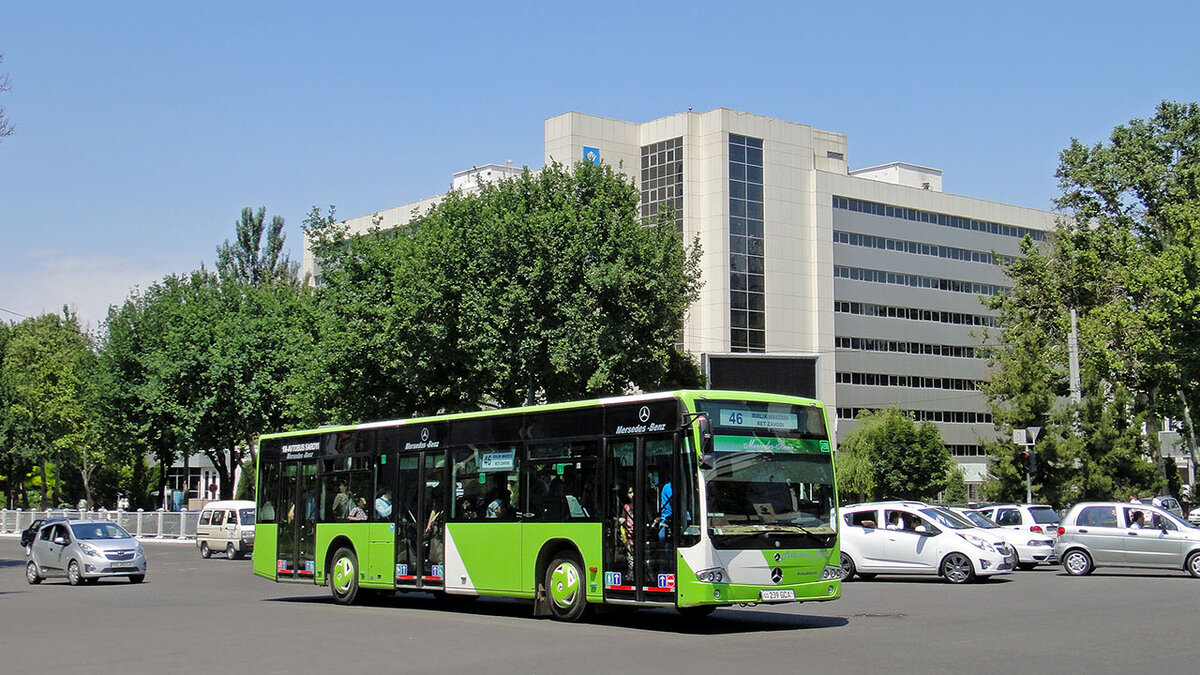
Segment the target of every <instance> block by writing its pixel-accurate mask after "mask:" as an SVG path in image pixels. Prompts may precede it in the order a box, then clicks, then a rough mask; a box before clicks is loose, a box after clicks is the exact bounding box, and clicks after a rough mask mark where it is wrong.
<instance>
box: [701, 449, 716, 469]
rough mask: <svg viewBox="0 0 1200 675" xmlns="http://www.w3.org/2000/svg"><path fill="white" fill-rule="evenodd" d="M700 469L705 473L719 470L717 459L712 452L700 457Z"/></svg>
mask: <svg viewBox="0 0 1200 675" xmlns="http://www.w3.org/2000/svg"><path fill="white" fill-rule="evenodd" d="M700 468H701V470H703V471H711V470H713V469H715V468H717V461H716V458H715V457H713V454H712V453H711V452H710V453H706V454H703V455H700Z"/></svg>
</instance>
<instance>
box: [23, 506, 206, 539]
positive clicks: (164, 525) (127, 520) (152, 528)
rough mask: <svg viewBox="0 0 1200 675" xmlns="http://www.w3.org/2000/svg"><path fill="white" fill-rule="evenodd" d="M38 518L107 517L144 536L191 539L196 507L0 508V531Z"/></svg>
mask: <svg viewBox="0 0 1200 675" xmlns="http://www.w3.org/2000/svg"><path fill="white" fill-rule="evenodd" d="M38 518H87V519H93V520H109V521H112V522H114V523H116V524H118V525H120V526H121V527H123V528H125V529H126V530H128V531H129V533H130V534H132V535H133V536H135V537H137V538H139V539H144V538H151V539H195V538H196V521H197V520H198V519H199V518H200V512H199V511H143V510H141V509H138V510H137V511H107V510H104V509H101V510H98V511H86V510H84V511H81V510H79V509H46V510H45V511H36V510H29V511H25V510H22V509H0V532H20V531H21V530H24V529H25V528H27V527H29V525H30V524H31V523H32V522H33V521H35V520H37V519H38Z"/></svg>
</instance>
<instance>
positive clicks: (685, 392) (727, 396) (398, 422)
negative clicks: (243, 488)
mask: <svg viewBox="0 0 1200 675" xmlns="http://www.w3.org/2000/svg"><path fill="white" fill-rule="evenodd" d="M668 398H675V399H680V400H683V401H697V400H706V399H719V400H731V399H732V400H739V399H746V400H755V401H765V402H777V403H791V404H793V405H807V406H815V407H819V408H824V406H823V404H822V403H821V402H820V401H817V400H815V399H810V398H801V397H799V396H787V395H785V394H768V393H763V392H753V391H728V390H722V389H678V390H675V391H660V392H653V393H648V394H633V395H630V396H608V397H604V398H598V399H586V400H582V401H569V402H565V403H543V404H539V405H532V406H519V407H516V408H497V409H495V410H476V411H472V412H462V413H447V414H444V415H427V416H424V417H411V418H398V419H393V420H378V421H373V422H362V423H359V424H344V425H327V426H322V427H319V428H316V429H295V430H292V431H281V432H275V433H270V434H263V435H262V436H260V439H270V438H286V437H288V436H299V435H304V434H313V433H321V432H336V431H352V430H364V429H382V428H387V427H396V426H407V425H410V424H430V423H433V422H452V421H456V420H467V419H478V418H482V417H493V416H499V415H512V414H516V413H538V412H554V411H562V410H573V409H576V408H590V407H594V406H600V407H604V406H610V405H623V404H629V403H637V402H639V401H661V400H663V399H668Z"/></svg>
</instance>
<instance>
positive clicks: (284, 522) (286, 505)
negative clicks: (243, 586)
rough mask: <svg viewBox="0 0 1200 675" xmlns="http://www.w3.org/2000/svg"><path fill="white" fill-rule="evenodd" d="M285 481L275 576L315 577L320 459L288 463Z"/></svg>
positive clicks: (290, 577)
mask: <svg viewBox="0 0 1200 675" xmlns="http://www.w3.org/2000/svg"><path fill="white" fill-rule="evenodd" d="M283 484H284V486H285V488H284V490H283V493H282V495H281V497H280V506H281V508H282V509H283V510H282V513H280V514H279V515H280V516H282V517H281V518H280V521H279V544H278V547H279V555H278V558H277V560H276V572H275V576H276V578H277V579H279V580H287V579H312V578H314V575H315V573H316V560H317V556H316V546H317V503H318V499H319V498H320V496H319V495H318V494H317V489H318V487H319V486H318V485H317V460H315V459H311V460H303V461H299V462H285V463H284V464H283ZM277 513H278V512H277Z"/></svg>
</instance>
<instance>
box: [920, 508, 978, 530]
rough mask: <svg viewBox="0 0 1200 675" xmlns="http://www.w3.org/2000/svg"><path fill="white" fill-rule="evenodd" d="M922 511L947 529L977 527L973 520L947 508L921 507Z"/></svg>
mask: <svg viewBox="0 0 1200 675" xmlns="http://www.w3.org/2000/svg"><path fill="white" fill-rule="evenodd" d="M921 513H922V514H924V515H925V516H926V517H927V518H929V519H930V520H932V521H934V522H936V523H937V524H938V525H941V526H942V527H945V528H947V529H951V530H969V529H971V528H973V527H975V526H974V525H973V524H972V523H971V521H969V520H967V519H965V518H963V517H962V516H960V515H958V514H957V513H951V512H950V511H946V510H945V509H932V508H931V509H921Z"/></svg>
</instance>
